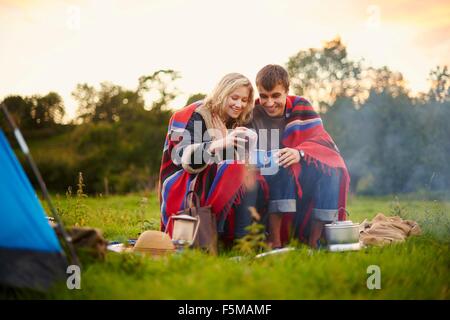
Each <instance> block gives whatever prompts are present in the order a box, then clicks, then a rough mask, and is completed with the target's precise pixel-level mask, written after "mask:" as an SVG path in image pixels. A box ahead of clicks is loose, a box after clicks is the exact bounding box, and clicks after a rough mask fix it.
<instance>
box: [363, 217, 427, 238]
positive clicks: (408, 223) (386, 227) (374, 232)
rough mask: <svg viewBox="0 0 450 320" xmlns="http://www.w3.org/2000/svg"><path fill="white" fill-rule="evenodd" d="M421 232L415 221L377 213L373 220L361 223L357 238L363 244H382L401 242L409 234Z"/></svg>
mask: <svg viewBox="0 0 450 320" xmlns="http://www.w3.org/2000/svg"><path fill="white" fill-rule="evenodd" d="M421 233H422V231H421V229H420V226H419V224H418V223H417V222H415V221H412V220H403V219H402V218H400V217H397V216H393V217H386V216H385V215H384V214H382V213H378V214H377V215H376V217H375V218H373V220H372V221H371V222H370V221H364V222H363V223H362V231H361V233H360V236H359V239H360V241H361V242H362V243H363V244H365V245H377V246H382V245H385V244H390V243H394V242H403V241H405V240H406V238H407V237H409V236H414V235H420V234H421Z"/></svg>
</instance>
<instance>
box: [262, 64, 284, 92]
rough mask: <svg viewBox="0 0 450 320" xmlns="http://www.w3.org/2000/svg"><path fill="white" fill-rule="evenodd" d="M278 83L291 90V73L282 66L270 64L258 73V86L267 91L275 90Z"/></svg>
mask: <svg viewBox="0 0 450 320" xmlns="http://www.w3.org/2000/svg"><path fill="white" fill-rule="evenodd" d="M278 84H281V85H282V86H283V87H284V88H285V89H286V91H289V75H288V73H287V71H286V70H285V69H284V68H283V67H282V66H279V65H277V64H268V65H267V66H265V67H264V68H262V69H261V70H259V72H258V74H257V75H256V86H258V87H259V86H261V87H263V88H264V89H265V90H267V91H271V90H273V88H275V86H276V85H278Z"/></svg>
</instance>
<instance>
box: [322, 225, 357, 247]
mask: <svg viewBox="0 0 450 320" xmlns="http://www.w3.org/2000/svg"><path fill="white" fill-rule="evenodd" d="M325 239H326V240H327V243H328V244H343V243H357V242H359V224H358V223H353V222H352V221H336V222H333V223H329V224H325Z"/></svg>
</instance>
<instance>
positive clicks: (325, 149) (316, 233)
mask: <svg viewBox="0 0 450 320" xmlns="http://www.w3.org/2000/svg"><path fill="white" fill-rule="evenodd" d="M256 86H257V89H258V92H259V99H258V100H257V101H256V103H255V108H254V111H253V120H252V124H251V126H252V127H253V129H255V130H256V132H257V133H258V138H259V139H258V149H263V150H267V151H269V155H273V156H274V158H273V159H274V160H273V161H275V162H277V163H278V165H279V167H278V170H275V171H273V170H272V171H268V172H266V173H265V172H264V171H263V170H261V174H262V176H263V178H264V179H265V180H266V182H267V184H268V187H269V203H268V214H269V242H270V244H271V246H272V248H278V247H281V246H282V241H281V239H282V238H283V239H285V240H286V239H287V237H288V235H287V234H283V235H281V234H280V229H281V226H282V223H283V224H284V223H287V221H288V220H289V218H288V217H289V215H286V214H287V213H291V216H292V214H293V216H294V222H293V228H294V229H293V231H294V234H293V235H294V236H295V237H296V238H298V239H300V240H301V241H304V242H307V243H309V244H310V245H311V246H312V247H316V246H317V243H318V240H319V238H320V236H321V233H322V230H323V226H324V224H325V223H330V222H332V221H336V220H345V218H346V215H345V206H346V196H347V191H348V186H349V176H348V172H347V168H346V166H345V163H344V160H343V159H342V157H341V156H340V153H339V150H338V149H337V147H336V145H335V144H334V142H333V140H332V139H331V137H330V136H329V134H328V133H327V132H326V131H325V129H324V128H323V125H322V120H321V119H320V117H319V115H318V114H317V113H316V112H315V111H314V109H313V108H312V106H311V104H310V103H309V102H308V101H307V100H306V99H304V98H302V97H299V96H289V95H288V92H289V76H288V73H287V71H286V70H285V69H284V68H283V67H281V66H278V65H267V66H265V67H264V68H262V69H261V70H260V71H259V72H258V74H257V76H256ZM270 151H272V152H270ZM286 230H287V229H285V231H284V233H286ZM281 236H282V237H281Z"/></svg>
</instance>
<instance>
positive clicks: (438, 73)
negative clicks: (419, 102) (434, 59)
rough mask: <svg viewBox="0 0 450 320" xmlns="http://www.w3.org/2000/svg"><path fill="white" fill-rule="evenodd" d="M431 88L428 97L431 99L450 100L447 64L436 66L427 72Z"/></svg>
mask: <svg viewBox="0 0 450 320" xmlns="http://www.w3.org/2000/svg"><path fill="white" fill-rule="evenodd" d="M429 81H430V82H431V88H430V91H429V92H428V97H429V99H430V100H432V101H438V102H444V101H448V100H450V74H449V70H448V67H447V66H442V67H441V66H437V67H436V68H435V69H433V70H431V71H430V73H429Z"/></svg>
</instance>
